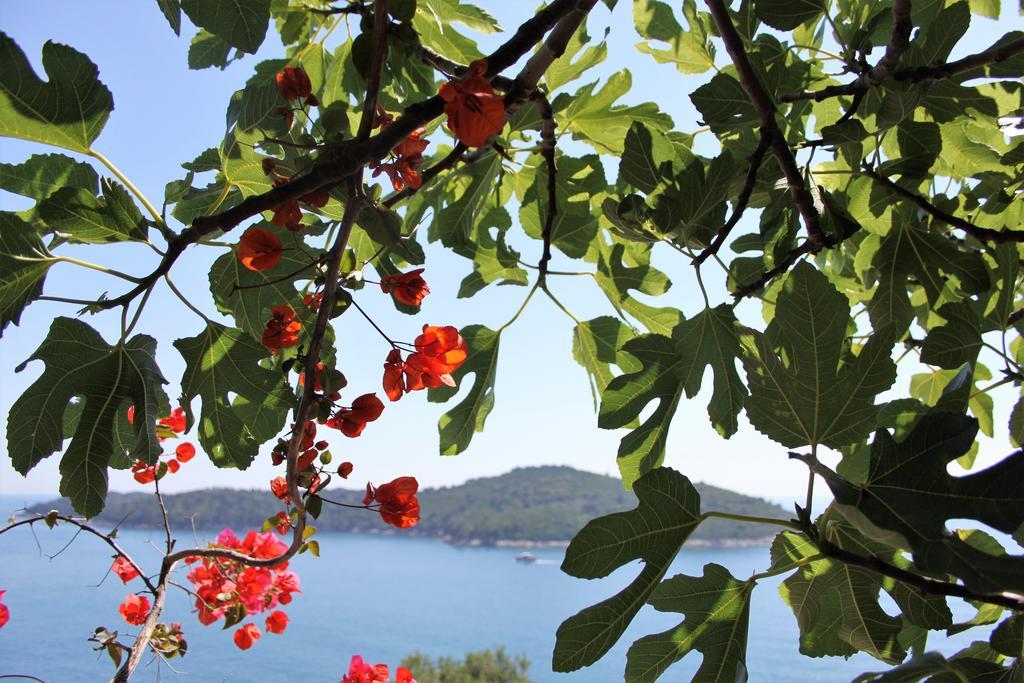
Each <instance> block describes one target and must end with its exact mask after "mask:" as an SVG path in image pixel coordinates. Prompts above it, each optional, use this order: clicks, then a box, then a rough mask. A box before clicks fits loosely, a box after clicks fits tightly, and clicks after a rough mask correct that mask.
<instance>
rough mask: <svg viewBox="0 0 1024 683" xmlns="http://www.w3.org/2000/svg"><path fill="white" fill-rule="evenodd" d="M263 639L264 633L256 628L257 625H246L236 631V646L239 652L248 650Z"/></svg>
mask: <svg viewBox="0 0 1024 683" xmlns="http://www.w3.org/2000/svg"><path fill="white" fill-rule="evenodd" d="M262 637H263V633H262V632H260V630H259V629H258V628H256V624H246V625H245V626H243V627H242V628H240V629H238V630H237V631H235V645H237V646H238V649H239V650H248V649H249V648H250V647H252V644H253V643H255V642H256V641H257V640H259V639H260V638H262Z"/></svg>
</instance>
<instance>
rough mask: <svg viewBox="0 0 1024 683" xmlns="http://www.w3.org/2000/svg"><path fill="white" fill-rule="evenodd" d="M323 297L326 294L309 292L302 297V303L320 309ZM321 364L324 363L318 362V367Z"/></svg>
mask: <svg viewBox="0 0 1024 683" xmlns="http://www.w3.org/2000/svg"><path fill="white" fill-rule="evenodd" d="M323 299H324V295H323V294H322V293H321V294H315V295H314V294H307V295H306V296H304V297H302V303H304V304H306V307H307V308H312V309H313V310H314V311H316V310H319V309H320V302H321V301H323ZM320 365H322V363H321V364H318V365H317V367H320Z"/></svg>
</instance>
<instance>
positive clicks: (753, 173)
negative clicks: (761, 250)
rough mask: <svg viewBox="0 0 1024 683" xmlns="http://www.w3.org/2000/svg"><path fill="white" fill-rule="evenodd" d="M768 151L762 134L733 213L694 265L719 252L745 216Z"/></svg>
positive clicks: (695, 260)
mask: <svg viewBox="0 0 1024 683" xmlns="http://www.w3.org/2000/svg"><path fill="white" fill-rule="evenodd" d="M767 151H768V140H767V139H766V138H765V137H764V136H761V141H760V142H758V143H757V148H756V149H755V150H754V153H753V154H751V155H750V166H749V168H747V177H746V180H744V181H743V187H742V188H741V189H740V193H739V195H737V197H736V203H735V204H734V205H733V209H732V215H731V216H729V220H728V221H726V223H725V225H723V226H722V229H721V230H719V231H718V234H717V235H715V239H714V240H713V241H712V242H711V244H710V245H709V246H708V248H707V249H705V250H704V251H702V252H701V253H700V254H698V255H697V258H695V259H694V260H693V264H692V265H693V266H694V267H699V266H700V264H702V263H704V262H705V261H707V260H708V259H709V258H711V256H713V255H714V254H717V253H718V250H719V249H721V248H722V245H723V244H725V240H726V239H728V238H729V233H730V232H732V229H733V228H735V227H736V224H737V223H739V221H740V218H742V217H743V212H744V211H746V210H747V203H748V202H749V201H750V195H751V194H752V193H753V192H754V185H756V184H757V172H758V171H759V170H760V169H761V162H762V161H764V155H765V153H766V152H767Z"/></svg>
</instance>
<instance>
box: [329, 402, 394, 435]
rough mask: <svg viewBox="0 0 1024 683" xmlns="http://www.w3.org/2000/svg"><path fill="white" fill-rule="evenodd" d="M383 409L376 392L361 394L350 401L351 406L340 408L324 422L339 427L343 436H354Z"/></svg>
mask: <svg viewBox="0 0 1024 683" xmlns="http://www.w3.org/2000/svg"><path fill="white" fill-rule="evenodd" d="M383 411H384V404H383V403H382V402H381V400H380V399H379V398H377V394H363V395H362V396H360V397H359V398H357V399H356V400H354V401H352V407H351V408H340V409H339V410H338V411H337V412H336V413H334V415H333V416H331V418H330V419H328V420H327V423H326V424H327V426H328V427H332V428H334V429H340V430H341V433H342V434H344V435H345V436H348V437H352V438H355V437H357V436H359V435H360V434H362V433H363V429H364V428H365V427H366V423H367V422H373V421H374V420H376V419H377V418H378V417H380V414H381V413H382V412H383Z"/></svg>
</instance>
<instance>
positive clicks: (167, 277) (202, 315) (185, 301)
mask: <svg viewBox="0 0 1024 683" xmlns="http://www.w3.org/2000/svg"><path fill="white" fill-rule="evenodd" d="M164 280H165V281H166V282H167V286H168V287H170V288H171V291H172V292H174V295H175V296H176V297H178V298H179V299H181V303H183V304H185V306H186V307H187V308H188V309H189V310H191V311H192V312H193V313H195V314H196V315H198V316H199V317H200V318H202V319H203V320H205V321H206V324H207V325H212V324H213V321H212V320H210V319H209V318H208V317H206V314H205V313H203V312H202V311H200V310H199V309H198V308H196V307H195V306H194V305H193V304H192V302H191V301H189V300H188V299H187V298H186V297H185V295H184V294H182V293H181V292H180V291H178V288H177V287H175V286H174V282H172V281H171V276H170V274H169V273H168V274H166V275H164Z"/></svg>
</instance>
